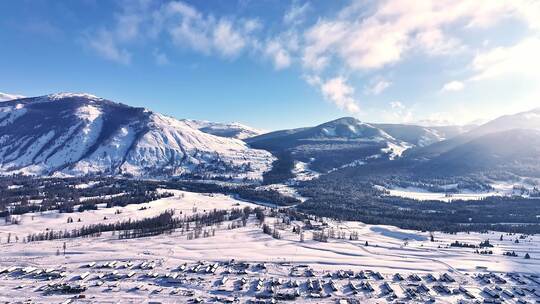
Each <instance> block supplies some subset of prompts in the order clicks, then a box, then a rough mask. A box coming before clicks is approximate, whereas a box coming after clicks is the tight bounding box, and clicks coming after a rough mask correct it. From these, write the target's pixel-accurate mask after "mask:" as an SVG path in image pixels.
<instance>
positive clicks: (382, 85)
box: [364, 79, 392, 95]
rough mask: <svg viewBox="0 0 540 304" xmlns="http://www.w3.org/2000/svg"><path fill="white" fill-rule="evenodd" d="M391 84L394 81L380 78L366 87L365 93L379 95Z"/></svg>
mask: <svg viewBox="0 0 540 304" xmlns="http://www.w3.org/2000/svg"><path fill="white" fill-rule="evenodd" d="M391 85H392V83H391V82H389V81H387V80H385V79H378V80H376V81H374V82H373V83H372V84H371V85H370V86H367V87H366V88H365V89H364V93H365V94H368V95H379V94H381V93H382V92H383V91H384V90H386V89H387V88H388V87H390V86H391Z"/></svg>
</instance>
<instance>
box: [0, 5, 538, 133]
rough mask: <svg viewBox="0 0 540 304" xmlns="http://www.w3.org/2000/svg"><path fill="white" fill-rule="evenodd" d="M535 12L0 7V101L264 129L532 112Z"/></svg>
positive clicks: (525, 8) (498, 8)
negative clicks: (101, 107)
mask: <svg viewBox="0 0 540 304" xmlns="http://www.w3.org/2000/svg"><path fill="white" fill-rule="evenodd" d="M539 2H540V1H536V0H513V1H505V0H452V1H450V0H420V1H414V2H410V1H397V0H394V1H366V0H344V1H322V0H321V1H301V0H293V1H277V0H213V1H187V0H186V1H157V0H156V1H151V0H139V1H136V0H133V1H106V0H81V1H53V0H49V1H45V0H32V1H29V0H28V1H27V0H6V1H0V54H1V56H0V92H3V93H7V94H21V95H25V96H37V95H44V94H48V93H54V92H63V91H70V92H88V93H92V94H94V95H97V96H100V97H104V98H108V99H111V100H115V101H120V102H124V103H126V104H130V105H133V106H144V107H147V108H150V109H152V110H155V111H158V112H161V113H164V114H168V115H171V116H174V117H177V118H192V119H206V120H212V121H223V122H229V121H238V122H242V123H245V124H248V125H251V126H254V127H258V128H262V129H267V130H271V129H277V128H290V127H300V126H307V125H313V124H318V123H322V122H324V121H328V120H331V119H334V118H337V117H341V116H355V117H358V118H360V119H361V120H364V121H369V122H406V123H413V122H419V121H422V122H430V123H466V122H469V121H473V120H476V119H488V118H492V117H494V116H498V115H501V114H504V113H512V112H517V111H522V110H526V109H529V108H533V107H538V106H540V58H539V57H540V56H538V55H537V54H540V4H539Z"/></svg>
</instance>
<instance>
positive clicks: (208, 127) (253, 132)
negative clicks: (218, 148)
mask: <svg viewBox="0 0 540 304" xmlns="http://www.w3.org/2000/svg"><path fill="white" fill-rule="evenodd" d="M182 121H183V122H185V123H186V124H188V125H190V126H191V127H193V128H195V129H198V130H199V131H202V132H204V133H208V134H212V135H216V136H221V137H229V138H236V139H246V138H249V137H254V136H257V135H261V134H263V133H264V132H263V131H261V130H257V129H255V128H251V127H248V126H245V125H243V124H241V123H237V122H233V123H219V122H211V121H206V120H191V119H183V120H182Z"/></svg>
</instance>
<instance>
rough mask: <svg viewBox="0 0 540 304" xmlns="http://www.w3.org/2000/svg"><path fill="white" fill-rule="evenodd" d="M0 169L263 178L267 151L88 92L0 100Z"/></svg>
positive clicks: (22, 171) (60, 172)
mask: <svg viewBox="0 0 540 304" xmlns="http://www.w3.org/2000/svg"><path fill="white" fill-rule="evenodd" d="M0 134H1V136H0V172H2V173H4V174H8V173H26V174H36V175H50V174H66V175H81V174H107V175H119V174H123V175H130V176H147V177H170V176H180V175H199V176H206V177H222V178H223V177H229V176H231V177H234V178H246V177H247V178H254V179H257V178H260V176H261V175H262V173H263V172H264V171H266V170H268V169H269V168H270V164H271V162H272V160H273V158H272V156H271V155H270V154H269V153H268V152H265V151H260V150H255V149H251V148H249V147H248V146H247V145H246V144H245V143H243V142H242V141H240V140H236V139H230V138H223V137H218V136H214V135H211V134H207V133H203V132H201V131H199V130H197V129H195V128H193V127H191V126H190V125H188V124H187V123H185V122H182V121H179V120H176V119H173V118H170V117H166V116H163V115H160V114H157V113H153V112H151V111H148V110H146V109H143V108H134V107H129V106H126V105H123V104H119V103H114V102H112V101H108V100H105V99H102V98H98V97H95V96H92V95H88V94H72V93H63V94H51V95H47V96H42V97H34V98H23V99H18V100H12V101H6V102H3V103H1V104H0Z"/></svg>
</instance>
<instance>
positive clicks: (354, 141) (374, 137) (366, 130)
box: [247, 117, 411, 180]
mask: <svg viewBox="0 0 540 304" xmlns="http://www.w3.org/2000/svg"><path fill="white" fill-rule="evenodd" d="M247 142H248V143H249V144H250V145H251V146H252V147H254V148H257V149H265V150H268V151H272V152H273V153H274V155H276V156H278V158H279V161H278V162H277V163H276V164H275V165H274V168H273V170H272V171H271V172H270V173H269V174H268V175H267V176H268V178H267V180H283V179H285V178H288V177H290V176H288V175H290V172H291V170H292V169H293V166H294V162H302V163H306V164H308V165H309V169H311V170H315V171H317V172H320V173H327V172H331V171H334V170H336V169H339V168H343V167H350V166H358V165H363V164H365V163H370V162H379V161H384V160H393V159H396V158H398V157H399V156H400V155H401V154H402V153H403V151H405V150H406V149H408V148H409V147H410V146H411V145H410V144H409V143H407V142H404V141H401V140H398V139H396V138H394V137H392V136H391V135H389V134H388V133H386V132H385V131H383V130H382V129H380V128H377V127H375V126H373V125H371V124H368V123H364V122H361V121H359V120H358V119H355V118H352V117H344V118H340V119H336V120H333V121H330V122H327V123H323V124H320V125H318V126H315V127H308V128H300V129H293V130H283V131H276V132H271V133H267V134H263V135H260V136H256V137H253V138H249V139H248V140H247ZM270 176H271V177H270ZM278 176H279V177H278Z"/></svg>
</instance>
